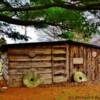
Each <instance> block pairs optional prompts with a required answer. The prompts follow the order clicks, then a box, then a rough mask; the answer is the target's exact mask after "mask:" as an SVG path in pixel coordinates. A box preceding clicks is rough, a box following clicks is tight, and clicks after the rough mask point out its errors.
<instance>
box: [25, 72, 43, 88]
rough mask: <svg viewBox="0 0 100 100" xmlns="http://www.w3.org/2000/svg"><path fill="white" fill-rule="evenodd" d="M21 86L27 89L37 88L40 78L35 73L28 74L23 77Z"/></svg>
mask: <svg viewBox="0 0 100 100" xmlns="http://www.w3.org/2000/svg"><path fill="white" fill-rule="evenodd" d="M23 84H24V85H25V86H26V87H29V88H32V87H37V86H39V85H40V84H41V80H40V76H39V75H38V74H36V73H35V72H32V71H31V72H28V73H26V74H25V75H24V77H23Z"/></svg>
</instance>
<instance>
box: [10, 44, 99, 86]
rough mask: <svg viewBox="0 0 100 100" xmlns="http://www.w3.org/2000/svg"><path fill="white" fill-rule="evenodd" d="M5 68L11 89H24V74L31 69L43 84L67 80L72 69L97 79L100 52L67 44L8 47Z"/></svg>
mask: <svg viewBox="0 0 100 100" xmlns="http://www.w3.org/2000/svg"><path fill="white" fill-rule="evenodd" d="M93 51H94V52H97V55H96V57H93V55H92V53H93ZM77 58H78V60H82V59H83V62H82V61H78V63H80V64H77V63H76V64H75V63H74V62H73V60H75V59H77ZM8 66H9V69H8V73H9V81H8V85H9V86H11V87H17V86H23V84H22V79H23V76H24V74H25V73H27V72H28V71H32V70H33V71H34V70H35V71H36V72H37V73H39V74H40V76H41V80H42V81H43V84H52V83H59V82H67V81H70V79H71V76H72V74H73V72H74V70H80V71H83V72H84V73H86V75H87V77H88V79H89V80H99V79H100V50H99V49H95V48H90V47H87V46H86V47H85V46H81V45H79V46H78V45H69V44H66V43H63V44H54V45H53V44H52V45H51V44H49V45H42V46H41V45H38V46H36V45H35V46H34V45H33V47H32V46H28V47H24V48H23V47H19V48H16V47H15V48H9V49H8Z"/></svg>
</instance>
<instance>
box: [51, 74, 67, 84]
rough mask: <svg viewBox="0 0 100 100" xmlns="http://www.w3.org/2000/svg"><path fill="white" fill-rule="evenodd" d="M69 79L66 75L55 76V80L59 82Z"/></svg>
mask: <svg viewBox="0 0 100 100" xmlns="http://www.w3.org/2000/svg"><path fill="white" fill-rule="evenodd" d="M66 81H67V79H66V77H64V76H55V77H53V82H55V83H59V82H66Z"/></svg>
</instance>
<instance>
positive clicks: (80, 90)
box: [0, 84, 100, 100]
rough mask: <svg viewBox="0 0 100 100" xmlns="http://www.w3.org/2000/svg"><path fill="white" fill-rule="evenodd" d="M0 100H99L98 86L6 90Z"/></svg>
mask: <svg viewBox="0 0 100 100" xmlns="http://www.w3.org/2000/svg"><path fill="white" fill-rule="evenodd" d="M0 100H100V84H85V85H84V84H83V85H82V84H81V85H79V84H78V85H60V86H58V85H57V86H56V85H53V86H40V87H36V88H25V87H21V88H8V89H7V90H6V91H4V92H0Z"/></svg>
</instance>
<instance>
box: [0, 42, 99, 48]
mask: <svg viewBox="0 0 100 100" xmlns="http://www.w3.org/2000/svg"><path fill="white" fill-rule="evenodd" d="M65 43H66V44H71V45H79V46H80V45H82V46H86V47H91V48H98V49H100V46H97V45H93V44H88V43H81V42H76V41H72V40H66V41H49V42H31V43H17V44H6V45H2V47H1V49H2V50H6V49H8V48H19V47H26V46H27V47H29V46H42V45H54V44H65Z"/></svg>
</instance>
